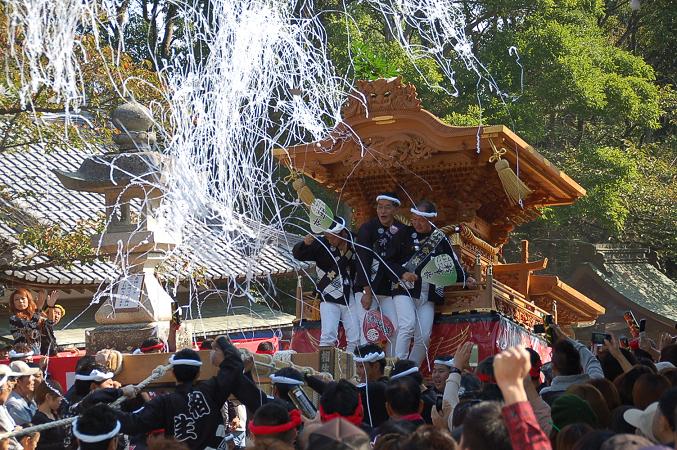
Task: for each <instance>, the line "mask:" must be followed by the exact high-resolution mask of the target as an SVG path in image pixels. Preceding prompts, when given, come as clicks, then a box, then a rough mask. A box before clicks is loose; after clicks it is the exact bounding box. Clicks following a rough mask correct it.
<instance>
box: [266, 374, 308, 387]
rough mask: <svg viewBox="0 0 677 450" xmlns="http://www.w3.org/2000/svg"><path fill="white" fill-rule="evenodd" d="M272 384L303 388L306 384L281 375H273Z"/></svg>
mask: <svg viewBox="0 0 677 450" xmlns="http://www.w3.org/2000/svg"><path fill="white" fill-rule="evenodd" d="M270 382H271V383H273V384H288V385H291V386H303V385H304V384H305V383H304V382H303V381H300V380H296V379H294V378H288V377H282V376H280V375H271V376H270Z"/></svg>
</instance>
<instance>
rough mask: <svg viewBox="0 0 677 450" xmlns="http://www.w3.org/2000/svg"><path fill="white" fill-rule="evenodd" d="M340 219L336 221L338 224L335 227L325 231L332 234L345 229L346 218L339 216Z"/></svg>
mask: <svg viewBox="0 0 677 450" xmlns="http://www.w3.org/2000/svg"><path fill="white" fill-rule="evenodd" d="M337 219H338V220H337V221H336V226H334V228H329V229H328V230H324V231H325V233H332V234H337V233H340V232H341V231H343V230H344V229H345V228H346V220H345V219H344V218H343V217H338V218H337Z"/></svg>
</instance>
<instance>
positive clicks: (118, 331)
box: [85, 322, 193, 354]
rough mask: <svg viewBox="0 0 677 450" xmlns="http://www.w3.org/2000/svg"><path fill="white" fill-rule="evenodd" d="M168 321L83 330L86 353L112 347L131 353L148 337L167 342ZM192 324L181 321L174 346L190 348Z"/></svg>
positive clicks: (191, 344)
mask: <svg viewBox="0 0 677 450" xmlns="http://www.w3.org/2000/svg"><path fill="white" fill-rule="evenodd" d="M168 336H169V322H150V323H133V324H118V325H101V326H98V327H96V328H91V329H88V330H86V331H85V346H86V350H87V354H93V353H96V352H98V351H99V350H103V349H106V348H112V349H115V350H118V351H120V352H122V353H131V352H133V351H134V350H135V349H137V348H139V347H140V346H141V343H142V342H143V341H144V340H146V339H148V338H150V337H159V338H160V339H162V340H163V341H164V342H167V337H168ZM192 336H193V325H191V324H187V323H183V324H181V328H179V330H178V331H177V332H176V348H177V350H179V349H182V348H192V347H193V343H192Z"/></svg>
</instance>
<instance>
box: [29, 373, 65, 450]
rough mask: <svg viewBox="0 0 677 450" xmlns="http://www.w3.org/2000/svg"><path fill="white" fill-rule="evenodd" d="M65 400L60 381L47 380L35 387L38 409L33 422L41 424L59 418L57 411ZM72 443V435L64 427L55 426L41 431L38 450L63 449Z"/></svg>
mask: <svg viewBox="0 0 677 450" xmlns="http://www.w3.org/2000/svg"><path fill="white" fill-rule="evenodd" d="M61 400H63V389H62V388H61V385H60V384H59V382H58V381H55V380H45V381H43V382H42V383H40V384H39V385H38V387H36V388H35V402H36V403H37V404H38V410H37V411H36V413H35V415H34V416H33V420H32V424H33V425H41V424H43V423H49V422H53V421H55V420H59V419H60V417H59V416H58V413H57V411H58V410H59V405H60V404H61ZM69 444H70V435H69V433H66V428H64V427H54V428H50V429H49V430H44V431H42V432H40V441H39V442H38V446H37V447H36V450H62V449H65V448H68V447H69Z"/></svg>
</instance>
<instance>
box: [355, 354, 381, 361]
mask: <svg viewBox="0 0 677 450" xmlns="http://www.w3.org/2000/svg"><path fill="white" fill-rule="evenodd" d="M385 357H386V354H385V353H383V352H381V353H376V352H374V353H367V354H366V355H364V357H359V356H353V361H355V362H356V363H366V362H367V363H372V362H376V361H378V360H381V359H384V358H385Z"/></svg>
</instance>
